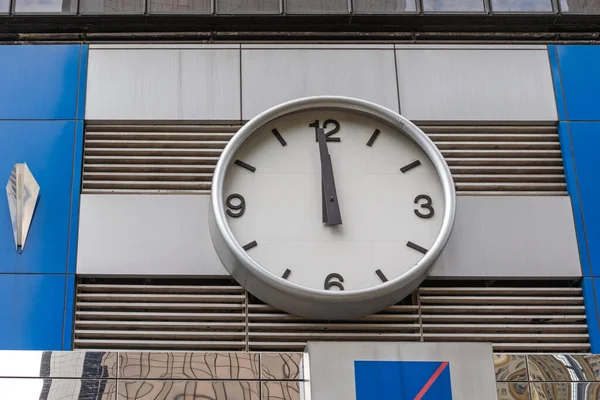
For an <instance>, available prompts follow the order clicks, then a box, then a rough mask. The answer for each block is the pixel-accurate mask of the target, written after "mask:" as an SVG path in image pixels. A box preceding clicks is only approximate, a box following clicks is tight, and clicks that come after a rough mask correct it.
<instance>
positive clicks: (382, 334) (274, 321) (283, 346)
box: [248, 304, 420, 351]
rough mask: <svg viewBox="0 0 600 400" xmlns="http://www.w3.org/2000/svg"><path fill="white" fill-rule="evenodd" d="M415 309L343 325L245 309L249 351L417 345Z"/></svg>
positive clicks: (392, 310) (263, 307)
mask: <svg viewBox="0 0 600 400" xmlns="http://www.w3.org/2000/svg"><path fill="white" fill-rule="evenodd" d="M419 329H420V326H419V310H418V307H417V306H412V305H395V306H392V307H389V308H388V309H386V310H385V311H383V312H380V313H377V314H373V315H369V316H367V317H362V318H356V319H353V320H344V321H311V320H307V319H305V318H301V317H296V316H294V315H290V314H287V313H285V312H283V311H280V310H278V309H276V308H274V307H271V306H269V305H266V304H249V305H248V336H249V337H248V345H249V349H250V350H295V351H296V350H297V351H300V350H303V349H304V347H305V346H306V342H308V341H309V340H318V341H374V342H390V341H391V342H406V341H419V338H420V333H419Z"/></svg>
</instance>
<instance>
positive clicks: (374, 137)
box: [367, 129, 379, 147]
mask: <svg viewBox="0 0 600 400" xmlns="http://www.w3.org/2000/svg"><path fill="white" fill-rule="evenodd" d="M377 136H379V129H375V132H373V134H372V135H371V137H370V138H369V141H368V142H367V146H369V147H371V146H373V143H375V139H377Z"/></svg>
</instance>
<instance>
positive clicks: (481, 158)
mask: <svg viewBox="0 0 600 400" xmlns="http://www.w3.org/2000/svg"><path fill="white" fill-rule="evenodd" d="M239 128H240V126H239V125H219V126H216V125H88V126H87V128H86V137H85V150H84V151H85V156H84V168H83V193H209V192H210V184H211V180H212V173H213V171H214V167H215V165H216V163H217V160H218V158H219V156H220V154H221V151H222V150H223V148H224V147H225V145H226V144H227V141H228V140H229V139H230V138H231V137H232V136H233V134H234V133H235V132H236V131H237V130H238V129H239ZM421 128H422V129H423V130H424V131H425V132H426V133H427V134H428V135H429V136H430V137H431V139H432V140H433V141H434V142H435V143H436V145H437V146H438V148H439V149H440V151H441V152H442V154H443V155H444V157H445V158H446V160H447V162H448V165H449V166H450V169H451V171H452V174H453V176H454V180H455V183H456V188H457V191H458V193H459V194H466V195H467V194H474V195H482V194H489V195H518V194H521V195H566V184H565V177H564V170H563V164H562V156H561V151H560V143H559V139H558V133H557V128H556V127H554V126H451V125H439V126H421Z"/></svg>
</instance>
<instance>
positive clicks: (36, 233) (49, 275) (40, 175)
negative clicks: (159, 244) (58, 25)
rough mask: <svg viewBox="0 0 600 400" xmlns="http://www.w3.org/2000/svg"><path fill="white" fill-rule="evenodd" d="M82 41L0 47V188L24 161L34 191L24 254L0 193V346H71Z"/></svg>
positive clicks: (82, 88)
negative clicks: (35, 201)
mask: <svg viewBox="0 0 600 400" xmlns="http://www.w3.org/2000/svg"><path fill="white" fill-rule="evenodd" d="M87 51H88V48H87V46H82V45H39V46H38V45H34V46H30V45H28V46H18V45H15V46H0V186H1V187H4V186H5V185H6V182H8V179H9V176H10V172H11V170H12V167H13V165H14V164H15V163H18V162H25V163H27V165H28V166H29V169H30V170H31V172H32V173H33V175H34V177H35V179H36V180H37V182H38V184H39V185H40V195H39V198H38V204H37V207H36V210H35V214H34V217H33V221H32V224H31V227H30V230H29V235H28V237H27V242H26V243H25V247H24V250H23V253H22V254H17V252H16V251H15V244H14V238H13V233H12V226H11V221H10V214H9V211H8V204H7V199H6V195H5V194H3V193H4V191H2V192H0V310H1V311H0V318H1V319H0V321H2V323H1V324H0V348H1V349H20V350H27V349H37V350H60V349H64V350H69V349H70V348H71V341H72V330H73V312H74V296H75V295H74V294H75V275H74V273H75V270H76V268H75V260H76V258H77V257H76V248H77V231H78V225H79V195H80V187H81V167H82V159H83V117H84V109H85V93H86V88H85V84H86V76H87Z"/></svg>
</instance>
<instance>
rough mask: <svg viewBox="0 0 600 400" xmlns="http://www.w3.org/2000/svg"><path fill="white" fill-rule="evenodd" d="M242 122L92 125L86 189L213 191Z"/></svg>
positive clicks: (87, 147)
mask: <svg viewBox="0 0 600 400" xmlns="http://www.w3.org/2000/svg"><path fill="white" fill-rule="evenodd" d="M239 128H240V127H239V125H234V126H230V125H218V126H217V125H89V126H87V129H86V134H85V148H84V152H85V154H84V162H83V193H205V194H208V193H210V185H211V180H212V175H213V171H214V169H215V165H216V164H217V161H218V159H219V156H220V155H221V152H222V151H223V149H224V148H225V145H226V144H227V142H228V141H229V139H231V137H232V136H233V134H234V133H235V132H236V131H237V130H238V129H239Z"/></svg>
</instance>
